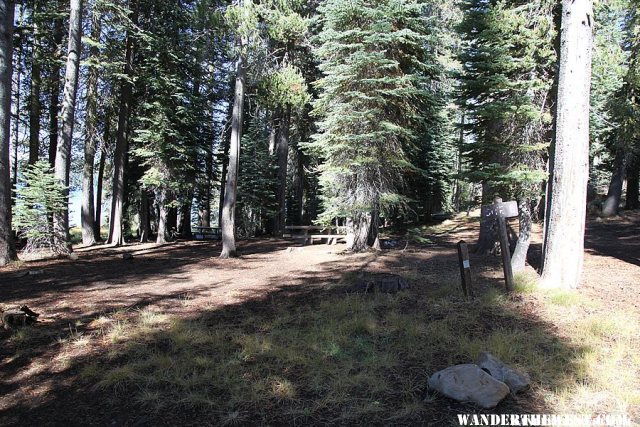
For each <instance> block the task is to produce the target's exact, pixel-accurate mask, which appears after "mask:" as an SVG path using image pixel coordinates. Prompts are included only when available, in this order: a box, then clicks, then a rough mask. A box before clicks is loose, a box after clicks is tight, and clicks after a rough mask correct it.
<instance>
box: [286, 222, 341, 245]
mask: <svg viewBox="0 0 640 427" xmlns="http://www.w3.org/2000/svg"><path fill="white" fill-rule="evenodd" d="M284 228H285V230H286V231H297V232H298V233H296V234H291V233H288V234H285V235H284V237H290V238H294V239H302V240H304V242H303V244H305V245H306V244H308V243H311V244H313V240H314V239H319V240H324V239H326V240H327V244H334V243H337V241H338V239H345V238H346V237H347V235H346V233H342V234H341V233H340V231H341V230H344V229H345V227H336V226H323V225H287V226H285V227H284ZM333 230H335V231H336V233H333ZM314 232H315V233H314Z"/></svg>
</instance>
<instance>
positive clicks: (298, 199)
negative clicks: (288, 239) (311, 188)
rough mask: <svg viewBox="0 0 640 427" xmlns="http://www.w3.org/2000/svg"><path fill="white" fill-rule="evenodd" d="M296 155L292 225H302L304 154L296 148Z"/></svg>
mask: <svg viewBox="0 0 640 427" xmlns="http://www.w3.org/2000/svg"><path fill="white" fill-rule="evenodd" d="M295 154H296V162H295V165H296V171H295V175H294V176H293V191H294V197H293V200H294V206H292V210H293V215H291V217H292V218H293V219H292V221H293V224H294V225H302V217H303V215H304V153H303V152H302V150H301V149H300V147H297V149H296V150H295Z"/></svg>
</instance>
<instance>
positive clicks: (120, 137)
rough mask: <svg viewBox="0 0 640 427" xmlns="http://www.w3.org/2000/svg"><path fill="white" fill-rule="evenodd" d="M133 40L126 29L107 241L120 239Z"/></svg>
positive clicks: (134, 12)
mask: <svg viewBox="0 0 640 427" xmlns="http://www.w3.org/2000/svg"><path fill="white" fill-rule="evenodd" d="M131 21H132V22H133V24H134V25H137V22H138V4H137V1H135V0H133V1H132V4H131ZM133 56H134V40H133V34H132V31H128V33H127V40H126V43H125V63H124V75H125V78H124V79H123V80H122V83H121V91H120V108H119V112H118V129H117V131H116V147H115V151H114V154H113V186H112V194H113V195H112V199H111V221H110V222H109V240H108V241H107V243H108V244H113V245H115V246H121V245H123V244H124V243H125V242H124V229H123V222H124V221H123V216H124V198H125V194H124V192H125V181H124V170H125V168H126V163H127V150H128V140H127V127H128V125H129V113H130V111H131V102H132V98H133V85H132V83H131V81H130V77H131V75H132V73H133Z"/></svg>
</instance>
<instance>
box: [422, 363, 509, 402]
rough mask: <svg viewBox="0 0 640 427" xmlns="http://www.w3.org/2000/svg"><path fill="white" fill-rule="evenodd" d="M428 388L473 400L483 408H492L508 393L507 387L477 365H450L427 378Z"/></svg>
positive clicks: (450, 396) (453, 397) (461, 398)
mask: <svg viewBox="0 0 640 427" xmlns="http://www.w3.org/2000/svg"><path fill="white" fill-rule="evenodd" d="M428 384H429V388H430V389H432V390H435V391H437V392H439V393H441V394H443V395H445V396H447V397H449V398H451V399H454V400H457V401H460V402H473V403H475V404H476V405H478V406H480V407H481V408H484V409H491V408H494V407H495V406H496V405H497V404H498V403H500V401H501V400H502V399H504V398H505V397H507V395H508V394H509V387H507V385H506V384H505V383H503V382H502V381H498V380H497V379H495V378H493V377H492V376H491V375H489V374H487V373H486V372H485V371H483V370H482V369H480V367H479V366H478V365H473V364H465V365H456V366H450V367H448V368H446V369H443V370H442V371H438V372H436V373H435V374H433V375H432V376H431V378H429V383H428Z"/></svg>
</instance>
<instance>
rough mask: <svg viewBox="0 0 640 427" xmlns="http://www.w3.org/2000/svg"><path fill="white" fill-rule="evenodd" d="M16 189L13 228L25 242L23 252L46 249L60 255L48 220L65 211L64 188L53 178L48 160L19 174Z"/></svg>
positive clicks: (63, 250) (41, 161)
mask: <svg viewBox="0 0 640 427" xmlns="http://www.w3.org/2000/svg"><path fill="white" fill-rule="evenodd" d="M21 181H22V182H21V183H20V185H18V187H17V188H16V197H15V208H14V209H15V210H14V216H13V228H14V229H15V230H17V233H18V238H20V239H26V240H27V245H26V246H25V252H36V251H41V250H47V249H48V250H50V251H51V252H53V253H64V252H65V248H61V249H60V250H58V249H59V248H56V246H55V245H54V234H55V233H54V229H53V223H52V222H51V220H50V218H51V217H52V216H53V214H55V213H61V212H63V211H64V210H65V208H66V197H65V195H64V194H65V191H64V190H65V187H64V186H62V185H60V184H59V183H58V182H57V181H56V179H55V178H54V176H53V169H52V168H51V165H50V164H49V162H48V161H45V160H40V161H38V162H36V163H35V164H33V165H30V166H28V167H27V168H26V169H25V170H24V171H23V177H22V180H21Z"/></svg>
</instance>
